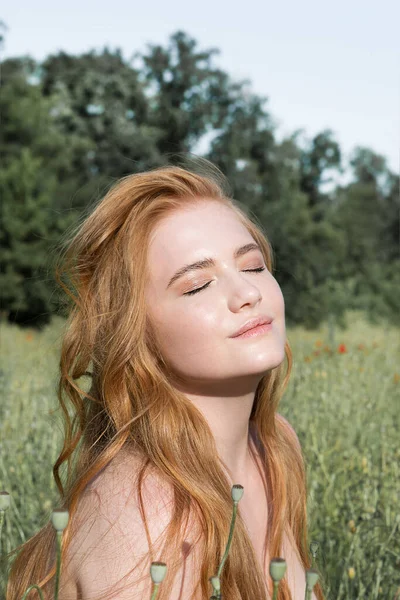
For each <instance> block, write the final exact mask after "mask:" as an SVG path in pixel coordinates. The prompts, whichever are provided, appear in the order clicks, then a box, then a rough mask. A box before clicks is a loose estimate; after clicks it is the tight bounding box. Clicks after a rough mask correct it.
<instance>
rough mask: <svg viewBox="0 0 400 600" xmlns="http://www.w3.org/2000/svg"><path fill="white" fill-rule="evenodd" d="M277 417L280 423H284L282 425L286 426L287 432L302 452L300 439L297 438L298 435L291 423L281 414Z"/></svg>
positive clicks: (277, 414)
mask: <svg viewBox="0 0 400 600" xmlns="http://www.w3.org/2000/svg"><path fill="white" fill-rule="evenodd" d="M276 417H277V419H278V421H279V422H280V423H282V425H283V426H284V428H285V429H286V431H287V432H288V433H289V435H290V437H291V438H292V439H293V440H294V442H295V443H296V444H297V447H298V449H299V450H300V452H301V444H300V441H299V438H298V436H297V433H296V432H295V430H294V429H293V426H292V425H291V424H290V423H289V421H288V420H287V419H286V418H285V417H284V416H282V415H280V414H279V413H276Z"/></svg>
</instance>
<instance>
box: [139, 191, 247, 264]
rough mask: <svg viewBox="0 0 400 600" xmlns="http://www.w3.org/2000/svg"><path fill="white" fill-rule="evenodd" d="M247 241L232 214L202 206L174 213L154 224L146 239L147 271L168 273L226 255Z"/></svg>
mask: <svg viewBox="0 0 400 600" xmlns="http://www.w3.org/2000/svg"><path fill="white" fill-rule="evenodd" d="M250 241H253V239H252V237H251V235H250V233H249V232H248V231H247V229H246V228H245V227H244V225H243V224H242V223H241V222H240V221H239V219H238V217H237V216H236V214H235V213H234V212H233V210H231V209H230V208H229V207H227V206H223V205H220V204H217V203H216V202H205V203H202V204H200V205H199V206H195V207H190V208H189V207H188V208H183V209H180V210H178V211H174V212H173V213H171V214H170V215H168V216H167V217H165V218H164V219H163V220H162V221H161V222H160V223H158V224H157V226H156V227H155V228H154V230H153V232H152V235H151V237H150V243H149V250H148V263H149V268H150V271H151V272H154V271H155V270H158V271H160V270H162V269H166V270H168V271H170V270H172V269H173V268H175V267H176V268H177V267H179V266H181V265H182V264H184V262H187V261H188V260H191V259H193V260H199V259H201V258H204V257H206V256H210V255H211V254H214V253H215V254H226V252H228V251H230V250H233V249H234V248H236V246H237V245H239V244H240V243H243V244H245V243H247V242H250ZM160 265H162V266H161V268H160ZM157 266H158V267H159V268H158V269H157Z"/></svg>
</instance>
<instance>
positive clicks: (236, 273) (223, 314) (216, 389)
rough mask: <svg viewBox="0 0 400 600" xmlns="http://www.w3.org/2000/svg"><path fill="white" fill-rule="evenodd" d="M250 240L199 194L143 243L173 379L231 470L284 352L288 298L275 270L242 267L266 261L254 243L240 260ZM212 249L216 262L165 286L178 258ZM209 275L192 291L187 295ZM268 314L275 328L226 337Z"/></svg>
mask: <svg viewBox="0 0 400 600" xmlns="http://www.w3.org/2000/svg"><path fill="white" fill-rule="evenodd" d="M249 242H254V240H253V238H252V236H251V234H250V233H249V232H248V231H247V229H246V228H245V227H244V226H243V225H242V224H241V222H240V221H239V220H238V218H237V217H236V215H235V213H234V212H233V211H232V210H230V209H229V208H228V207H225V206H221V205H218V204H217V203H215V202H212V201H209V200H208V201H207V199H205V200H204V202H203V203H202V204H201V205H200V206H197V207H190V208H185V209H180V210H179V211H177V212H175V213H174V214H172V215H169V216H168V217H166V218H165V219H164V220H163V221H162V222H161V223H160V224H158V226H157V227H155V228H154V230H153V232H152V236H151V241H150V245H149V250H148V268H149V282H148V287H147V288H146V299H147V305H148V311H149V319H150V320H151V322H152V323H153V324H154V325H155V329H156V332H157V335H158V337H159V343H160V346H161V352H162V354H163V357H164V359H165V360H166V361H167V363H168V365H169V367H170V369H171V376H172V377H173V382H174V385H175V386H176V388H177V389H179V390H180V391H182V392H183V393H184V394H185V395H186V396H187V397H188V398H189V399H190V400H192V401H193V402H194V403H195V404H196V406H197V407H198V408H199V409H200V410H201V412H202V413H203V414H204V415H205V417H206V419H207V421H208V422H209V425H210V427H211V430H212V432H213V435H214V437H215V440H216V444H217V448H218V451H219V453H220V455H221V457H222V458H223V460H224V461H225V462H226V464H227V465H228V468H229V469H230V471H231V472H232V473H236V474H238V475H240V474H241V475H242V480H243V477H244V476H245V474H246V473H247V469H248V466H249V455H248V425H249V417H250V413H251V408H252V405H253V402H254V395H255V391H256V388H257V385H258V383H259V381H260V379H261V377H262V376H263V375H265V373H267V372H268V371H269V370H271V369H273V368H275V367H277V366H278V365H280V364H281V363H282V361H283V360H284V358H285V352H284V347H285V340H286V329H285V305H284V298H283V295H282V292H281V289H280V287H279V284H278V283H277V281H276V279H275V278H274V276H273V275H272V274H271V273H270V272H269V271H268V269H267V268H265V270H264V271H262V272H259V273H257V272H253V273H251V272H247V273H246V272H244V271H245V270H247V269H256V268H259V267H262V266H265V267H266V265H265V262H264V258H263V256H262V254H261V252H259V251H258V250H252V251H250V252H249V253H247V254H246V255H244V256H241V257H240V258H238V259H237V260H235V259H234V256H233V253H234V250H235V249H236V248H237V247H239V246H241V245H244V244H246V243H249ZM206 257H212V258H214V259H215V261H216V266H215V267H211V268H208V269H205V270H201V271H191V272H190V273H188V274H186V275H184V276H183V277H182V278H181V279H179V280H178V281H177V282H176V283H174V284H173V285H172V286H171V287H170V288H168V289H166V288H167V285H168V282H169V280H170V278H171V277H172V275H173V274H174V273H175V272H176V271H177V270H178V269H179V268H181V267H182V266H183V265H186V264H188V263H192V262H194V261H196V260H200V259H203V258H206ZM208 282H211V283H210V284H209V285H208V286H207V287H205V288H204V289H202V290H201V291H199V292H198V293H197V294H194V295H192V296H188V295H184V294H185V293H186V292H189V291H191V290H195V289H197V288H200V287H202V286H204V285H205V284H206V283H208ZM258 315H269V316H271V317H273V319H274V321H273V323H272V330H271V331H270V332H268V333H267V334H265V335H262V336H257V337H255V338H248V339H240V340H237V339H230V336H231V335H232V334H233V333H234V332H236V331H237V330H238V329H239V327H241V326H242V325H243V324H244V323H245V322H246V321H248V320H249V319H251V318H253V317H256V316H258Z"/></svg>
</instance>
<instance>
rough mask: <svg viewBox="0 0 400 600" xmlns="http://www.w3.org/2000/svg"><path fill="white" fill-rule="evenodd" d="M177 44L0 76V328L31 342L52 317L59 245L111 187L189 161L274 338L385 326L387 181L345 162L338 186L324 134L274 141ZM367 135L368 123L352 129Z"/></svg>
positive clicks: (373, 163) (239, 90)
mask: <svg viewBox="0 0 400 600" xmlns="http://www.w3.org/2000/svg"><path fill="white" fill-rule="evenodd" d="M218 54H219V50H218V49H216V48H211V49H206V50H202V49H200V48H199V47H198V43H197V42H196V40H194V39H192V38H191V37H190V36H189V35H188V34H187V33H185V32H183V31H177V32H176V33H174V34H172V35H171V36H170V38H169V40H168V42H167V44H166V46H165V47H164V46H162V45H153V44H148V46H147V48H146V50H145V51H143V52H135V53H134V54H133V55H132V57H131V58H129V59H125V58H124V57H123V56H122V53H121V51H120V50H119V49H117V50H114V51H110V50H109V49H108V48H107V47H105V48H104V49H102V50H101V51H95V50H92V51H90V52H87V53H85V54H81V55H77V56H76V55H71V54H67V53H65V52H60V53H58V54H57V55H51V56H48V57H47V58H46V59H45V60H43V61H41V62H38V61H36V60H34V59H33V58H32V57H30V56H21V57H15V58H8V59H6V60H4V61H3V64H2V73H1V74H2V93H1V97H0V110H1V115H2V126H1V132H0V136H1V137H0V150H1V155H2V161H1V166H0V193H1V205H2V227H1V231H0V252H1V260H0V287H1V290H2V292H1V316H2V318H3V319H6V320H8V321H10V322H13V323H18V324H20V325H29V326H30V327H32V326H34V327H42V326H43V325H45V324H47V323H49V322H50V321H51V318H52V315H53V314H62V307H61V304H60V300H59V297H58V293H57V290H56V284H55V281H54V278H53V273H52V270H51V267H50V265H51V258H52V255H54V252H55V248H56V246H57V242H58V240H59V239H60V238H61V236H62V234H63V233H64V232H65V231H67V229H68V228H69V227H71V226H73V225H74V224H75V223H77V221H78V220H79V218H80V217H81V215H82V214H83V213H84V212H85V211H87V210H88V209H89V208H90V206H91V205H92V203H93V202H95V201H96V200H97V199H98V198H99V197H100V196H102V195H104V194H105V193H106V191H107V189H108V188H109V187H110V186H111V185H112V184H113V183H114V182H115V181H116V180H117V179H119V178H120V177H123V176H125V175H128V174H131V173H136V172H141V171H145V170H147V169H151V168H154V167H157V166H162V165H166V164H174V161H176V160H177V158H176V157H178V156H179V157H181V156H182V155H183V154H186V153H188V154H190V153H196V150H195V149H196V147H197V145H198V144H199V142H200V141H201V140H204V139H205V137H208V139H209V140H210V143H209V149H208V151H207V152H206V153H203V154H202V156H204V157H205V158H207V159H209V160H211V161H212V162H213V163H215V164H216V165H217V166H218V167H219V168H220V169H221V170H222V171H223V173H224V174H225V175H226V176H227V178H228V181H229V184H230V186H231V193H232V195H233V197H234V198H235V200H237V201H238V202H240V203H241V205H242V206H243V208H244V209H245V210H246V211H248V213H249V214H250V216H252V217H255V218H256V219H257V221H258V222H259V223H260V224H261V225H262V227H263V229H264V231H265V233H266V234H267V236H268V238H269V240H270V241H271V244H272V247H273V250H274V254H275V271H274V276H275V278H276V279H277V281H278V283H279V285H280V286H281V288H282V292H283V295H284V297H285V309H286V322H287V325H288V326H291V325H295V324H302V325H304V326H305V327H307V328H316V327H318V326H319V325H320V324H321V322H323V321H324V320H326V319H327V318H330V319H334V321H335V323H338V324H340V325H344V324H345V322H346V319H345V316H346V310H347V309H361V310H363V311H365V313H366V315H367V316H368V318H370V319H371V320H373V321H375V322H377V321H379V320H380V319H385V320H386V322H388V323H391V324H393V325H397V326H398V325H399V324H400V310H399V298H400V268H399V267H400V255H399V248H400V238H399V232H400V223H399V214H400V200H399V198H400V194H399V185H400V183H399V175H398V174H395V173H393V172H392V171H391V170H390V169H389V168H388V166H387V164H386V159H385V158H384V157H383V156H381V155H379V154H376V153H375V152H374V151H373V150H372V149H370V148H365V147H359V146H358V147H356V148H355V149H354V150H353V152H352V155H351V158H350V165H349V166H350V168H351V172H352V180H351V182H350V183H349V184H347V185H345V186H342V185H338V184H336V185H335V186H332V187H331V190H330V191H329V192H327V191H324V187H325V188H326V184H327V183H329V182H331V181H333V180H332V178H333V177H334V176H335V174H340V173H343V169H344V166H343V158H342V153H341V149H340V146H339V144H338V143H337V141H336V140H335V139H334V134H333V132H332V131H331V130H330V129H327V130H324V131H321V132H320V133H318V134H317V135H315V136H314V137H312V138H311V139H309V138H306V137H305V133H304V131H303V130H300V129H299V130H297V131H295V132H293V133H292V134H291V135H289V136H288V137H286V138H285V139H283V140H281V141H280V142H278V141H277V139H276V135H275V130H276V125H275V122H274V119H273V117H272V115H271V114H270V113H269V112H268V110H267V108H266V106H265V104H266V102H267V98H265V97H261V96H258V95H257V94H255V93H254V92H253V91H252V89H251V85H250V82H249V81H248V80H244V81H235V80H233V79H232V78H231V77H230V76H229V74H228V73H226V72H224V71H223V70H221V69H219V68H218V66H217V65H216V64H215V58H214V57H215V55H218ZM366 126H367V123H366Z"/></svg>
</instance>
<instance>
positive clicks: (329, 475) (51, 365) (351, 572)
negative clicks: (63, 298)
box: [0, 313, 400, 600]
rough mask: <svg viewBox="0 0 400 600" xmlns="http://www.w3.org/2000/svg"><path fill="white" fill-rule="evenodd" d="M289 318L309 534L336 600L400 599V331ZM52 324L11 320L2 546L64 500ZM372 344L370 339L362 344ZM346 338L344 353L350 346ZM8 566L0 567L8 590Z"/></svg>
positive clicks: (4, 347) (1, 454)
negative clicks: (7, 501)
mask: <svg viewBox="0 0 400 600" xmlns="http://www.w3.org/2000/svg"><path fill="white" fill-rule="evenodd" d="M349 323H351V326H350V327H349V329H348V330H346V331H336V334H335V345H334V346H333V347H331V351H330V352H329V351H328V349H327V345H328V328H327V326H323V327H322V328H321V329H320V330H318V331H315V332H307V331H305V330H303V329H302V328H295V329H290V330H289V329H288V330H287V335H288V338H289V341H290V343H291V346H292V350H293V359H294V364H293V371H292V377H291V381H290V384H289V387H288V389H287V391H286V393H285V395H284V397H283V399H282V402H281V405H280V410H279V412H280V413H281V414H283V415H284V416H285V417H286V418H287V419H288V420H289V421H290V423H291V424H292V425H293V426H294V428H295V430H296V432H297V434H298V436H299V439H300V442H301V445H302V448H303V452H304V455H305V459H306V464H307V480H308V518H309V527H310V540H314V539H315V540H318V541H319V543H320V546H319V552H318V556H317V564H318V567H319V568H320V569H321V572H322V574H323V575H324V576H325V578H326V581H327V588H326V590H325V591H326V595H327V598H328V600H345V599H346V600H347V599H349V600H350V599H351V600H353V599H354V600H356V599H358V598H359V599H360V600H361V598H362V599H363V600H375V599H376V598H380V599H384V600H394V599H395V597H396V593H399V596H398V597H399V598H400V445H399V443H398V437H399V432H400V367H399V364H400V335H399V330H398V329H397V330H396V329H394V328H388V327H385V328H383V327H382V326H371V325H368V324H367V323H366V322H365V321H363V319H362V315H361V314H359V313H352V314H351V315H350V318H349ZM61 324H62V321H61V320H60V319H56V320H55V321H54V323H53V324H52V325H51V326H49V327H47V328H46V329H45V330H44V331H43V332H42V333H36V332H34V331H33V330H26V329H25V330H21V329H19V328H17V327H16V326H11V325H8V324H4V323H3V324H2V325H1V326H0V333H1V339H2V342H1V349H0V352H1V354H0V358H1V370H0V390H1V401H0V440H1V441H0V491H1V490H6V491H8V492H9V493H10V494H11V495H12V499H11V507H10V510H9V511H7V513H8V514H7V515H6V518H5V521H4V525H3V534H2V551H3V553H6V552H9V551H11V550H12V549H13V548H15V547H16V546H17V545H18V544H20V543H21V542H23V541H25V540H27V539H29V538H30V537H31V536H32V535H33V534H34V533H35V532H37V531H38V530H39V529H40V528H41V527H43V526H44V525H45V524H46V523H47V522H48V521H49V519H50V516H51V513H52V510H53V508H54V507H56V506H58V490H57V488H56V485H55V483H54V480H53V476H52V466H53V463H54V462H55V460H56V458H57V456H58V453H59V451H60V450H61V446H62V443H61V441H62V421H61V415H60V414H59V412H58V411H57V395H56V383H57V370H58V361H59V356H60V325H61ZM360 344H361V345H363V346H360V347H359V345H360ZM339 349H341V350H342V352H339ZM5 581H6V574H5V573H4V569H3V572H1V573H0V597H4V595H5V593H4V591H5Z"/></svg>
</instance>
